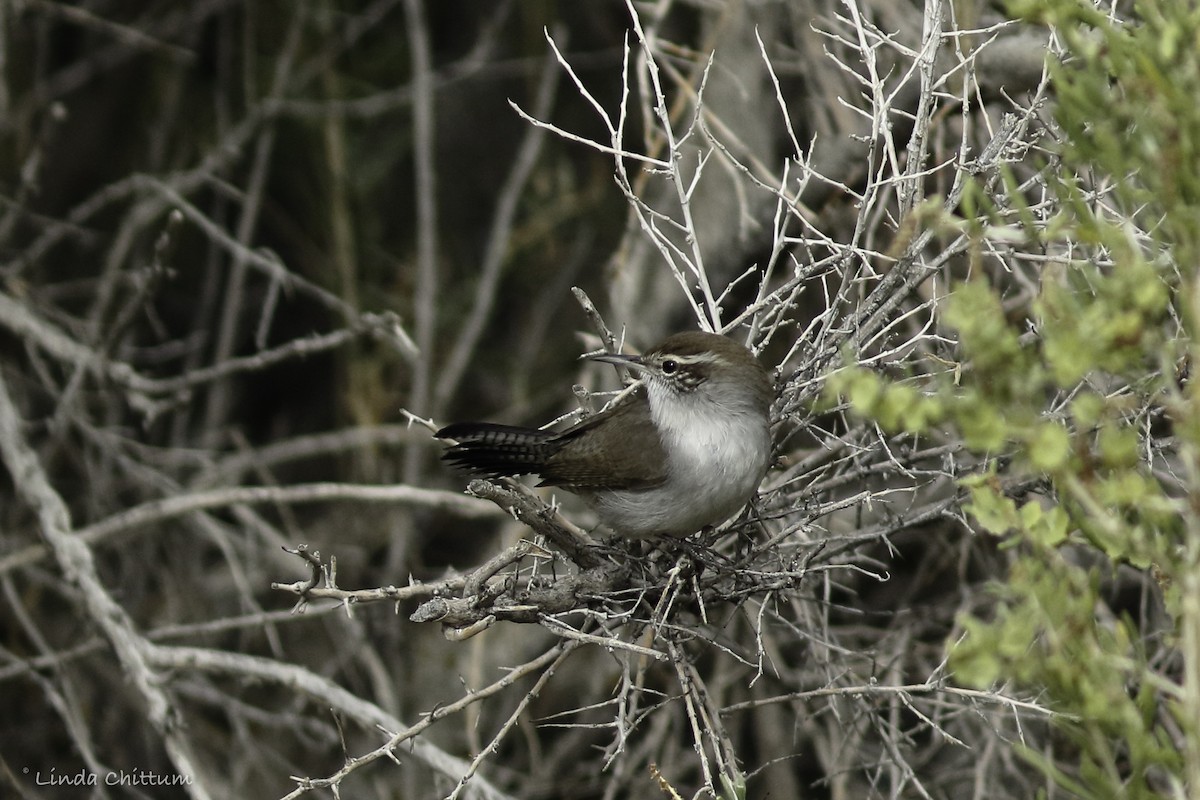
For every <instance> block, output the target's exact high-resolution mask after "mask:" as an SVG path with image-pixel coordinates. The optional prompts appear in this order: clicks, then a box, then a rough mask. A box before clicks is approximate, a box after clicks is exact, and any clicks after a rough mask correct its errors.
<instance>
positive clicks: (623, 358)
mask: <svg viewBox="0 0 1200 800" xmlns="http://www.w3.org/2000/svg"><path fill="white" fill-rule="evenodd" d="M586 358H587V359H589V360H591V361H603V362H604V363H605V364H616V365H617V366H618V367H626V368H628V369H631V370H633V371H634V372H645V371H646V369H647V367H646V365H645V364H643V363H642V357H641V356H627V355H623V354H621V353H601V354H600V355H596V356H586Z"/></svg>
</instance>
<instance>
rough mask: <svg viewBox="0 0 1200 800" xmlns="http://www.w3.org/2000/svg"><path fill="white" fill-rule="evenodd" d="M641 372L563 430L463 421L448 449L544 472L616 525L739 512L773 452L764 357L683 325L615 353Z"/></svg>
mask: <svg viewBox="0 0 1200 800" xmlns="http://www.w3.org/2000/svg"><path fill="white" fill-rule="evenodd" d="M592 358H593V359H594V360H596V361H605V362H608V363H611V364H621V365H624V366H626V367H628V368H629V369H630V370H632V371H633V372H635V373H640V375H641V380H640V382H639V384H637V385H636V386H635V387H634V388H633V390H632V391H630V392H628V393H627V394H625V395H624V396H623V397H621V398H620V399H619V400H618V401H617V402H616V403H614V404H613V405H611V406H610V407H608V408H606V409H605V410H603V411H601V412H599V413H597V414H594V415H592V416H590V417H588V418H587V419H584V420H583V421H581V422H579V423H577V424H576V425H573V426H572V427H570V428H567V429H566V430H564V431H562V432H557V433H556V432H553V431H545V430H538V429H536V428H522V427H515V426H511V425H496V424H492V423H487V422H460V423H456V424H453V425H448V426H446V427H445V428H442V429H441V430H440V431H438V432H437V434H436V436H438V438H441V439H452V440H455V441H456V442H457V444H453V445H451V446H450V447H449V449H448V450H447V451H446V453H445V455H444V456H443V458H444V459H445V460H447V461H450V462H452V463H454V464H457V465H459V466H462V467H464V468H466V469H468V470H470V471H472V472H475V473H478V474H481V475H486V476H488V477H497V476H501V475H524V474H537V475H539V476H540V477H541V484H540V485H542V486H561V487H563V488H564V489H567V490H568V491H570V492H573V493H575V494H577V495H579V496H580V497H581V498H582V499H583V500H584V502H585V503H587V504H588V505H589V506H590V507H591V508H593V509H594V510H595V511H596V514H597V515H598V516H599V518H600V521H601V522H602V523H603V524H604V525H606V526H608V527H609V528H611V529H612V530H613V531H614V532H616V533H619V534H621V535H623V536H627V537H631V538H644V537H649V536H655V535H667V536H676V537H682V536H688V535H689V534H692V533H694V532H696V531H698V530H700V529H701V528H703V527H706V526H709V525H717V524H719V523H721V522H724V521H725V520H726V519H728V518H729V517H731V516H732V515H733V514H735V513H736V512H737V511H738V510H739V509H741V508H742V507H743V506H744V505H745V504H746V503H747V502H748V501H749V500H750V498H751V497H753V495H754V492H755V490H756V489H757V488H758V485H759V483H760V482H761V481H762V479H763V476H764V475H765V474H766V471H767V467H768V465H769V462H770V458H771V434H770V427H769V424H770V405H771V398H772V395H773V386H772V381H771V377H770V375H769V374H768V373H767V371H766V370H765V369H763V367H762V365H761V364H760V363H759V362H758V359H757V358H755V357H754V354H753V353H751V352H750V351H749V350H748V349H746V348H745V347H743V346H742V345H740V344H738V343H736V342H734V341H731V340H729V339H727V338H725V337H724V336H719V335H717V334H713V333H702V332H697V331H693V332H687V333H677V334H674V335H673V336H670V337H668V338H667V339H666V340H665V341H664V342H662V343H661V344H659V345H657V346H656V347H653V348H651V349H650V350H649V351H647V352H646V353H644V354H643V355H640V356H626V355H617V354H606V355H599V356H592Z"/></svg>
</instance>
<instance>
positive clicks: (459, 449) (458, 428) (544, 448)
mask: <svg viewBox="0 0 1200 800" xmlns="http://www.w3.org/2000/svg"><path fill="white" fill-rule="evenodd" d="M434 435H435V436H437V438H439V439H454V440H455V441H457V442H458V444H454V445H451V446H450V447H449V448H448V449H447V450H446V452H445V453H444V454H443V455H442V460H443V461H449V462H450V463H451V464H454V465H455V466H458V467H462V468H464V469H467V470H470V471H471V472H475V473H477V474H480V475H486V476H488V477H490V478H495V477H498V476H500V475H525V474H528V473H533V472H539V471H540V470H541V468H542V467H543V466H545V464H546V459H547V458H549V457H550V456H551V455H553V453H554V451H555V450H557V449H558V447H557V446H555V445H554V444H553V443H552V440H553V439H554V437H555V436H556V434H555V433H553V432H551V431H540V430H537V429H536V428H521V427H517V426H514V425H495V424H492V423H488V422H460V423H457V424H454V425H447V426H446V427H445V428H442V429H441V430H440V431H438V432H437V433H436V434H434Z"/></svg>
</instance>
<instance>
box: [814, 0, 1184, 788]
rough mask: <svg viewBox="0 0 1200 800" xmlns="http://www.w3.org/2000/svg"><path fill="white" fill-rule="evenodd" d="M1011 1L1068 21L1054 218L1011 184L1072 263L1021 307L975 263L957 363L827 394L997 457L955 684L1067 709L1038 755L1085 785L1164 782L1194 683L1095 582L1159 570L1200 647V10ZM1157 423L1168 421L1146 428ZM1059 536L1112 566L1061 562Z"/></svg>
mask: <svg viewBox="0 0 1200 800" xmlns="http://www.w3.org/2000/svg"><path fill="white" fill-rule="evenodd" d="M1015 5H1016V7H1017V8H1019V9H1021V10H1023V11H1024V12H1025V13H1026V15H1027V16H1029V17H1030V18H1036V19H1037V20H1040V21H1042V22H1045V23H1048V24H1053V25H1055V26H1056V28H1057V30H1058V31H1059V34H1060V35H1061V37H1062V40H1063V41H1064V42H1065V43H1066V45H1067V48H1068V57H1066V58H1064V59H1063V61H1062V62H1061V63H1055V64H1053V65H1052V73H1053V79H1054V84H1055V90H1056V98H1057V107H1056V111H1055V118H1056V121H1057V123H1058V125H1059V126H1060V130H1061V133H1062V140H1061V142H1060V146H1059V148H1058V152H1057V154H1056V155H1057V161H1055V162H1053V163H1052V165H1051V167H1050V168H1049V169H1047V171H1046V174H1045V175H1043V177H1042V180H1043V181H1044V183H1045V185H1046V186H1047V188H1048V189H1049V191H1050V193H1051V194H1052V195H1053V197H1054V199H1055V201H1056V202H1055V206H1054V207H1055V208H1056V213H1054V214H1052V215H1050V216H1049V217H1047V216H1046V215H1045V214H1043V215H1042V216H1041V217H1039V216H1038V215H1035V214H1033V213H1031V212H1030V209H1029V208H1028V205H1027V203H1026V201H1025V199H1024V198H1023V196H1022V194H1021V192H1020V191H1019V190H1018V183H1017V182H1016V181H1013V180H1006V181H1005V182H1004V186H1005V188H1006V198H1005V199H1006V203H1007V205H1008V207H1009V208H1011V209H1013V210H1012V212H1011V213H1012V215H1013V216H1015V218H1016V220H1017V222H1018V223H1019V225H1020V226H1021V228H1022V229H1023V230H1024V234H1025V237H1026V239H1027V244H1028V245H1029V246H1031V247H1032V248H1033V249H1035V250H1039V251H1041V252H1043V253H1051V254H1052V258H1053V254H1062V255H1061V258H1060V260H1059V261H1058V262H1057V263H1056V262H1054V261H1053V260H1050V261H1048V262H1046V263H1047V266H1046V267H1045V268H1044V270H1043V272H1042V274H1041V276H1040V281H1039V287H1038V289H1039V291H1038V293H1037V296H1036V298H1035V299H1034V300H1033V302H1032V303H1028V304H1020V303H1018V304H1013V303H1012V302H1005V301H1006V300H1007V299H1008V298H1006V297H1005V296H1003V295H1002V293H1001V291H1000V290H998V289H997V288H996V287H994V286H993V285H992V284H991V283H990V282H989V281H988V280H987V279H985V278H984V277H983V276H982V275H978V274H977V275H974V276H973V277H972V278H971V279H970V280H968V281H967V282H965V283H964V284H962V285H960V286H959V287H957V289H956V290H955V291H954V292H953V294H952V296H951V297H950V298H949V300H948V301H947V302H946V303H945V304H944V306H943V308H942V309H941V311H942V322H944V323H945V325H946V326H947V327H949V328H951V329H953V330H954V331H955V332H956V333H957V337H958V343H959V350H958V352H957V353H956V354H955V358H956V359H957V360H958V365H957V367H956V368H955V369H954V370H953V379H950V378H948V377H946V376H945V375H929V376H926V377H925V379H924V381H922V380H920V379H919V378H917V377H912V376H910V377H908V378H907V379H906V380H905V382H904V383H903V384H900V385H893V384H890V383H888V382H887V381H886V380H884V379H883V378H881V377H879V376H878V375H875V374H874V373H871V372H868V371H867V370H864V369H861V368H851V369H847V370H845V371H844V372H843V373H842V374H840V375H839V376H838V377H837V380H836V381H833V382H831V389H832V390H834V391H837V392H839V393H840V396H841V397H843V398H845V399H847V400H848V401H849V402H850V403H851V405H852V407H853V408H854V409H855V410H856V411H858V412H859V413H862V414H865V415H868V416H870V417H872V418H874V419H876V420H877V421H878V422H879V423H880V424H881V426H882V427H884V428H885V429H886V430H890V431H907V432H911V433H924V432H926V431H929V430H930V429H931V428H936V427H937V426H942V430H941V433H942V434H943V435H949V436H957V437H958V438H959V439H960V440H961V442H962V444H963V446H964V447H965V448H966V449H967V450H969V451H971V452H973V453H976V454H978V455H979V456H980V457H981V458H982V459H983V461H984V462H985V463H990V465H991V466H990V467H989V469H988V471H987V472H986V473H984V474H982V475H977V476H974V477H970V478H967V479H965V480H963V481H962V483H963V485H964V487H965V488H966V490H967V492H968V493H969V501H968V502H967V503H966V504H965V510H966V511H967V512H968V513H969V514H970V516H971V517H972V518H973V519H974V521H975V522H976V523H977V524H978V525H979V526H980V527H981V528H982V529H983V530H985V531H987V532H989V533H991V534H994V535H997V536H1001V537H1004V546H1005V547H1008V548H1012V549H1014V550H1015V552H1016V554H1017V555H1016V560H1015V561H1014V562H1013V566H1012V570H1011V574H1010V575H1009V576H1008V579H1007V582H1006V583H1005V584H1004V585H1003V586H1000V587H997V589H996V596H997V605H996V608H995V610H994V613H993V614H992V615H991V616H990V617H989V618H987V619H986V620H985V619H981V618H978V617H973V616H964V617H963V618H962V619H961V624H962V626H963V628H964V629H965V631H966V635H965V637H963V639H962V641H961V643H960V644H959V645H957V646H956V647H955V648H954V650H953V652H952V654H951V657H952V660H951V666H952V667H953V669H954V671H955V674H956V676H957V678H958V679H959V680H961V681H963V682H965V683H967V684H970V685H974V686H978V687H990V686H994V685H996V684H999V683H1008V684H1010V685H1015V686H1019V687H1025V688H1027V689H1030V690H1032V691H1035V692H1037V693H1039V695H1040V696H1041V697H1042V698H1043V700H1044V702H1046V703H1047V704H1048V705H1049V706H1051V707H1052V708H1054V709H1055V710H1056V711H1057V712H1058V714H1057V716H1056V717H1055V719H1054V722H1055V724H1056V726H1057V727H1058V728H1059V729H1060V730H1061V731H1062V732H1063V733H1064V734H1066V736H1067V737H1068V738H1069V740H1070V741H1071V743H1072V744H1073V746H1074V748H1075V756H1076V758H1077V762H1076V764H1075V765H1074V768H1073V769H1070V770H1064V769H1063V763H1064V762H1063V761H1062V759H1061V758H1048V757H1047V754H1046V753H1033V752H1027V753H1026V756H1027V757H1028V758H1029V759H1030V760H1031V761H1032V762H1033V763H1035V764H1038V765H1039V766H1041V767H1042V768H1043V769H1044V770H1045V772H1046V774H1047V775H1048V776H1050V777H1051V778H1052V779H1053V780H1054V781H1055V782H1057V783H1058V784H1059V785H1060V786H1062V787H1063V788H1064V789H1066V790H1067V791H1069V792H1071V793H1072V794H1074V795H1076V796H1080V797H1089V798H1091V797H1094V798H1100V797H1117V796H1120V797H1157V796H1160V795H1159V794H1157V792H1158V791H1160V790H1161V789H1162V787H1164V786H1166V785H1169V784H1172V783H1174V784H1175V785H1186V784H1187V782H1188V781H1189V780H1191V781H1192V782H1196V781H1197V778H1198V777H1200V763H1197V762H1200V714H1198V713H1197V710H1198V709H1200V686H1198V685H1195V684H1196V683H1197V681H1196V680H1195V678H1194V677H1193V678H1192V679H1191V682H1190V683H1189V682H1188V681H1187V680H1184V681H1182V683H1180V682H1179V680H1180V679H1179V678H1178V674H1177V673H1176V674H1173V675H1164V674H1163V673H1162V672H1160V671H1157V667H1156V666H1155V664H1154V663H1153V662H1152V660H1151V659H1150V658H1149V657H1148V656H1147V653H1146V652H1145V651H1144V643H1143V641H1142V640H1141V639H1139V631H1138V630H1137V629H1136V626H1135V625H1134V624H1133V623H1132V622H1131V621H1129V620H1125V619H1121V618H1116V619H1114V618H1111V617H1109V618H1105V617H1104V616H1103V615H1101V614H1098V613H1097V609H1098V608H1102V607H1103V606H1104V598H1103V597H1102V596H1101V594H1100V592H1099V589H1098V582H1099V575H1101V574H1105V573H1107V572H1111V571H1113V570H1115V569H1116V568H1117V567H1118V566H1119V565H1122V564H1125V565H1132V566H1133V567H1136V568H1139V569H1146V570H1153V574H1154V575H1155V577H1156V579H1158V581H1159V585H1160V586H1161V587H1164V590H1163V592H1162V594H1163V601H1164V604H1165V607H1166V609H1167V612H1168V614H1169V615H1170V617H1171V619H1172V621H1173V623H1174V624H1175V627H1176V631H1179V630H1190V631H1191V633H1192V635H1193V636H1194V637H1197V639H1198V640H1200V634H1197V633H1196V631H1197V629H1198V628H1200V608H1198V607H1200V603H1194V602H1193V603H1190V604H1189V602H1188V601H1187V599H1186V593H1184V592H1181V591H1180V590H1179V589H1178V588H1177V587H1179V586H1180V585H1188V586H1200V577H1198V576H1200V544H1198V543H1197V542H1196V541H1195V538H1196V537H1195V536H1194V535H1193V536H1191V537H1189V536H1188V532H1189V530H1192V531H1194V530H1196V529H1197V527H1198V526H1197V522H1196V520H1197V517H1198V516H1200V508H1197V507H1194V506H1196V505H1197V501H1196V500H1195V499H1194V498H1197V497H1200V468H1198V467H1197V464H1200V455H1198V454H1200V389H1197V388H1196V387H1195V383H1194V382H1192V381H1190V380H1189V379H1188V378H1189V377H1190V373H1191V372H1194V370H1195V363H1194V359H1195V353H1194V352H1193V351H1194V350H1195V343H1196V342H1197V336H1196V334H1197V325H1198V324H1200V279H1198V276H1197V265H1198V264H1200V6H1197V5H1196V4H1186V3H1169V2H1162V1H1159V0H1147V1H1146V2H1140V3H1137V4H1136V5H1135V10H1136V15H1137V22H1136V24H1121V23H1119V22H1114V21H1112V20H1111V19H1110V18H1109V17H1108V16H1107V15H1106V14H1102V13H1100V12H1098V11H1097V10H1096V9H1094V8H1093V7H1092V6H1091V5H1090V4H1087V3H1086V2H1083V0H1051V2H1044V0H1038V2H1027V3H1016V4H1015ZM1098 185H1102V186H1104V187H1105V189H1106V194H1105V195H1104V200H1103V202H1098V201H1097V196H1098V195H1097V192H1096V188H1095V187H1096V186H1098ZM982 195H983V192H982V190H978V191H973V192H968V193H967V196H968V197H970V198H971V199H972V200H971V205H970V206H969V208H968V207H964V208H963V209H962V210H963V211H964V213H969V214H970V213H974V211H973V210H974V209H977V208H979V209H982V208H984V207H985V206H986V203H983V202H980V198H981V197H982ZM1000 205H1003V204H996V207H999V206H1000ZM1044 208H1045V206H1043V209H1044ZM985 213H986V216H984V215H979V216H975V217H973V218H970V219H966V220H963V221H962V223H961V229H964V230H971V231H974V232H975V235H976V236H977V237H980V238H988V237H993V232H995V237H994V238H995V240H996V241H997V242H1001V241H1002V242H1010V241H1011V227H1006V228H1003V230H1000V227H1001V225H1002V223H1003V220H1002V219H999V218H998V215H997V212H996V211H995V207H989V208H988V209H987V211H986V212H985ZM900 392H903V394H899V393H900ZM914 397H915V398H919V402H918V401H914V400H912V398H914ZM903 398H907V400H906V399H903ZM918 405H919V407H920V408H921V412H920V413H919V414H914V413H913V412H912V411H911V409H912V408H913V407H915V406H918ZM898 409H899V410H898ZM914 418H915V419H916V420H917V421H919V424H913V425H910V424H909V423H910V422H911V421H913V420H914ZM1155 420H1159V421H1160V422H1157V423H1155V422H1154V421H1155ZM1153 424H1160V425H1162V426H1164V427H1167V426H1169V430H1168V431H1166V432H1165V433H1161V434H1155V435H1153V436H1152V435H1151V433H1150V429H1151V427H1152V425H1153ZM1155 436H1157V437H1158V438H1154V437H1155ZM1152 452H1153V455H1152ZM999 455H1003V456H1004V458H1003V459H1000V460H996V459H995V458H994V457H996V456H999ZM1167 464H1170V466H1169V467H1168V466H1166V465H1167ZM1016 486H1024V487H1030V486H1036V487H1049V489H1050V491H1048V492H1046V493H1045V494H1043V495H1042V496H1039V497H1038V498H1035V499H1029V500H1026V501H1025V502H1023V503H1020V504H1018V502H1017V500H1016V499H1014V498H1013V497H1012V496H1010V494H1009V493H1008V492H1007V491H1006V490H1011V489H1012V488H1013V487H1016ZM1188 498H1191V499H1188ZM1065 544H1070V545H1072V546H1073V547H1075V548H1082V549H1083V551H1084V552H1086V553H1087V555H1086V558H1085V559H1083V563H1094V564H1097V565H1105V564H1106V566H1105V567H1104V568H1103V569H1099V567H1094V568H1093V569H1092V570H1089V569H1086V568H1084V567H1082V566H1079V563H1080V561H1079V560H1077V559H1067V558H1064V555H1063V553H1062V552H1061V551H1062V547H1063V545H1065ZM1097 570H1099V571H1097ZM1168 647H1170V643H1169V644H1168ZM1171 657H1172V658H1176V659H1182V660H1185V661H1186V660H1192V661H1194V660H1196V659H1197V658H1200V652H1196V648H1192V649H1191V650H1187V649H1186V648H1185V649H1183V650H1181V651H1175V652H1172V653H1171ZM1160 659H1161V653H1160ZM1187 669H1191V670H1192V674H1193V675H1195V674H1197V671H1198V669H1200V668H1198V667H1197V665H1196V664H1194V663H1193V664H1191V665H1190V667H1188V668H1185V669H1184V670H1183V672H1184V674H1187ZM1164 712H1165V713H1164ZM1164 720H1172V722H1171V725H1175V724H1177V725H1178V726H1179V728H1178V729H1176V730H1168V729H1167V727H1164ZM1149 775H1153V776H1154V777H1155V780H1152V781H1148V780H1147V776H1149ZM1191 790H1192V792H1193V793H1194V792H1195V791H1197V790H1200V786H1196V785H1193V786H1192V788H1191Z"/></svg>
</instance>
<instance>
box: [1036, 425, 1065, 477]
mask: <svg viewBox="0 0 1200 800" xmlns="http://www.w3.org/2000/svg"><path fill="white" fill-rule="evenodd" d="M1025 447H1026V448H1027V450H1028V454H1029V460H1030V462H1031V463H1032V464H1033V466H1034V467H1036V468H1037V469H1040V470H1043V471H1045V472H1056V471H1058V470H1060V469H1062V468H1063V467H1064V466H1065V465H1066V463H1067V461H1068V459H1069V458H1070V457H1071V437H1070V435H1069V434H1068V433H1067V430H1066V428H1064V427H1063V426H1062V425H1059V424H1057V423H1053V422H1042V423H1038V424H1037V425H1035V426H1034V428H1033V431H1032V432H1031V433H1030V434H1029V436H1028V437H1026V439H1025Z"/></svg>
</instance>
